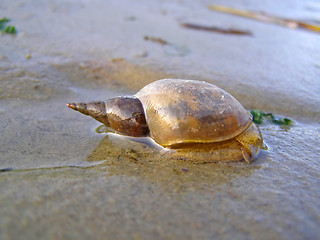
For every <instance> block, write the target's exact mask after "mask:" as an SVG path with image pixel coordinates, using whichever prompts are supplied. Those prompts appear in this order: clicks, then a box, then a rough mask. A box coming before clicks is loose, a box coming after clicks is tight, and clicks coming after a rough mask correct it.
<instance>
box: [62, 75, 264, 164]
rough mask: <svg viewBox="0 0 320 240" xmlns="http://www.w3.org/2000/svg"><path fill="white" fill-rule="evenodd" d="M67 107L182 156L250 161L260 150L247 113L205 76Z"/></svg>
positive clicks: (261, 145) (160, 83) (259, 140)
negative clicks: (131, 94) (146, 138)
mask: <svg viewBox="0 0 320 240" xmlns="http://www.w3.org/2000/svg"><path fill="white" fill-rule="evenodd" d="M67 106H68V107H69V108H72V109H74V110H77V111H79V112H81V113H83V114H85V115H89V116H91V117H93V118H94V119H96V120H98V121H99V122H101V123H103V124H104V125H105V126H107V127H110V128H112V129H113V130H114V131H115V132H116V133H118V134H120V135H125V136H132V137H145V136H150V137H151V138H152V139H153V140H154V141H155V142H156V143H157V144H159V145H161V146H162V147H164V148H167V149H175V150H176V152H179V153H181V154H182V155H183V154H189V153H192V152H197V153H200V154H201V153H203V152H210V157H209V158H208V155H204V157H203V159H202V160H201V161H202V162H214V161H242V160H245V161H246V162H248V163H250V162H252V161H253V159H254V158H255V156H256V155H257V153H258V151H259V149H260V148H261V149H265V145H264V143H263V138H262V135H261V133H260V130H259V129H258V128H257V127H256V125H255V124H254V123H253V122H252V115H251V114H250V112H249V111H247V110H246V109H245V108H244V107H243V106H242V105H241V104H240V103H239V102H238V101H237V100H236V99H235V98H234V97H232V96H231V95H230V94H229V93H227V92H226V91H224V90H222V89H221V88H219V87H217V86H215V85H213V84H210V83H206V82H204V81H196V80H182V79H163V80H158V81H155V82H153V83H150V84H148V85H146V86H145V87H143V88H142V89H141V90H140V91H139V92H137V93H136V94H135V95H133V96H124V97H116V98H111V99H109V100H106V101H98V102H90V103H69V104H67Z"/></svg>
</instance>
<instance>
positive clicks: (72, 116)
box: [0, 0, 320, 239]
mask: <svg viewBox="0 0 320 240" xmlns="http://www.w3.org/2000/svg"><path fill="white" fill-rule="evenodd" d="M208 4H213V2H212V1H205V0H202V1H196V2H195V1H183V2H182V1H160V0H159V1H157V0H153V1H146V0H139V1H134V2H133V1H128V0H121V1H107V2H104V1H98V0H94V1H85V0H82V1H78V0H77V1H76V0H71V1H64V0H62V1H37V0H36V1H20V0H17V1H8V0H5V1H2V2H1V3H0V18H2V17H7V18H9V19H10V20H11V21H10V24H11V25H14V26H15V27H16V28H17V34H16V35H9V34H0V129H1V138H0V189H1V194H0V203H1V208H0V215H1V218H0V238H1V239H20V238H23V239H35V238H39V239H88V238H92V239H178V238H184V239H235V238H236V239H318V238H319V236H320V230H319V224H320V204H319V198H320V192H319V186H320V180H319V179H320V163H319V160H320V159H319V153H320V150H319V141H320V122H319V119H320V108H319V106H320V95H319V92H320V84H319V81H320V80H319V76H320V49H319V42H320V34H318V33H312V32H308V31H304V30H294V29H287V28H284V27H281V26H276V25H272V24H267V23H260V22H255V21H253V20H249V19H243V18H239V17H236V16H231V15H227V14H222V13H217V12H212V11H209V10H208V9H207V5H208ZM215 4H226V2H225V1H215ZM228 4H230V6H231V7H234V8H239V9H250V10H255V11H264V12H268V13H272V14H273V15H277V16H282V17H286V18H293V19H299V20H304V21H311V22H313V23H319V20H320V19H319V12H320V5H319V4H318V2H317V1H281V3H279V2H278V1H268V2H266V3H265V4H257V3H256V2H255V1H230V2H228ZM186 22H187V23H193V24H200V25H201V24H204V25H206V26H215V27H218V28H226V29H229V28H235V29H239V30H242V31H246V32H250V33H251V35H226V34H222V33H213V32H207V31H198V30H192V29H186V28H183V27H181V23H186ZM167 77H169V78H185V79H198V80H205V81H207V82H210V83H213V84H216V85H217V86H219V87H221V88H223V89H224V90H226V91H228V92H229V93H230V94H232V95H233V96H235V97H236V98H237V99H238V100H239V102H241V103H242V104H243V105H244V107H246V108H247V109H259V110H261V111H264V112H272V113H274V114H276V115H280V116H286V117H289V118H290V119H293V120H294V122H295V123H294V124H293V125H292V126H291V127H289V128H284V127H281V126H278V125H274V124H272V123H270V122H265V123H263V124H262V125H260V130H261V133H262V135H263V137H264V139H265V142H266V143H267V145H268V147H269V150H268V151H261V152H260V154H259V156H258V158H257V160H256V161H254V162H253V163H252V164H245V163H206V164H196V163H193V162H191V161H182V160H177V159H172V158H170V157H168V153H167V152H166V151H165V150H164V149H162V148H160V147H156V146H153V144H152V143H150V141H149V140H148V139H138V140H137V139H136V140H135V141H133V140H132V139H130V138H123V137H119V136H118V135H115V134H112V133H108V134H107V133H101V132H99V131H96V128H97V127H99V125H100V124H99V123H98V122H96V121H95V120H93V119H90V118H89V117H86V116H83V115H80V114H79V113H77V112H74V111H72V110H70V109H68V108H67V107H66V103H68V102H79V101H93V100H105V99H108V98H111V97H115V96H119V95H132V94H135V93H136V92H137V91H138V90H139V89H140V88H141V87H143V86H144V85H146V84H148V83H150V82H153V81H155V80H158V79H162V78H167Z"/></svg>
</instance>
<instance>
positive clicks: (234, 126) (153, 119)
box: [135, 79, 252, 147]
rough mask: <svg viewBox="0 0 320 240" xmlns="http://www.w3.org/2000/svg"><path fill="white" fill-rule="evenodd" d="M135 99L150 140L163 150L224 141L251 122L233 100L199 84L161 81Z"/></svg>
mask: <svg viewBox="0 0 320 240" xmlns="http://www.w3.org/2000/svg"><path fill="white" fill-rule="evenodd" d="M135 96H136V97H137V98H138V99H139V100H140V101H141V102H142V105H143V107H144V111H145V116H146V120H147V124H148V126H149V130H150V135H151V137H152V138H153V139H154V140H155V141H156V142H157V143H158V144H160V145H162V146H164V147H173V146H174V145H176V144H181V143H183V144H185V143H210V142H220V141H225V140H228V139H231V138H234V137H236V136H238V135H239V134H240V133H242V132H244V131H245V130H246V129H247V128H248V127H249V126H250V125H251V123H252V117H251V114H250V113H249V112H248V111H247V110H246V109H245V108H244V107H243V106H242V105H241V104H240V103H239V102H238V101H237V100H236V99H235V98H234V97H232V96H231V95H230V94H229V93H227V92H226V91H224V90H222V89H221V88H219V87H217V86H215V85H212V84H209V83H206V82H203V81H195V80H180V79H163V80H159V81H156V82H153V83H150V84H149V85H147V86H145V87H144V88H142V89H141V90H140V91H139V92H138V93H137V94H136V95H135Z"/></svg>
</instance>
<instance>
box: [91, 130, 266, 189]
mask: <svg viewBox="0 0 320 240" xmlns="http://www.w3.org/2000/svg"><path fill="white" fill-rule="evenodd" d="M101 160H104V163H103V165H104V166H107V169H108V177H110V176H128V177H136V178H140V179H142V180H144V181H146V182H149V183H157V184H160V186H161V187H163V188H167V189H170V190H177V191H180V190H182V191H184V190H188V189H196V190H200V189H202V190H207V189H212V187H216V186H219V185H224V184H227V183H229V182H231V181H232V180H235V179H236V178H243V177H248V176H250V175H251V174H252V172H253V171H254V170H257V169H260V166H259V165H258V164H245V163H222V162H219V163H205V164H204V163H194V162H191V161H184V160H181V159H178V158H175V157H174V156H173V155H172V153H170V152H168V151H166V150H164V149H160V148H158V149H156V148H155V147H153V146H152V145H150V142H147V140H146V139H143V140H141V141H140V142H137V141H132V139H128V138H124V137H119V136H117V135H115V134H112V133H108V134H107V136H105V137H104V138H103V139H102V140H101V142H100V143H99V145H98V146H97V147H96V148H95V149H94V150H93V151H92V153H91V154H90V155H88V156H87V161H89V162H95V161H101Z"/></svg>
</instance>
